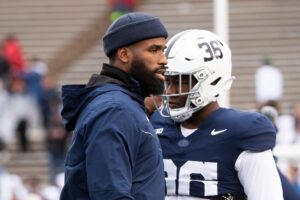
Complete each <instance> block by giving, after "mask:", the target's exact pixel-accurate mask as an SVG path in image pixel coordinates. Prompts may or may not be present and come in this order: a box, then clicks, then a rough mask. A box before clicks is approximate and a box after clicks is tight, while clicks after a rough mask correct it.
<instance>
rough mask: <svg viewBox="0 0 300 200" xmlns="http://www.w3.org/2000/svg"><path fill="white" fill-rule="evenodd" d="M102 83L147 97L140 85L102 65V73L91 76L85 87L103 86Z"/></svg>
mask: <svg viewBox="0 0 300 200" xmlns="http://www.w3.org/2000/svg"><path fill="white" fill-rule="evenodd" d="M104 83H115V84H118V85H121V86H123V87H125V88H126V89H128V90H130V91H131V92H134V93H137V94H139V95H140V96H142V97H143V98H145V97H147V96H149V93H148V92H147V91H146V90H145V89H144V88H142V87H141V85H140V83H139V82H138V81H137V80H136V79H134V78H133V77H132V76H130V75H129V74H128V73H126V72H124V71H123V70H121V69H119V68H117V67H115V66H113V65H109V64H106V63H104V64H103V67H102V71H101V73H100V75H99V74H93V75H92V77H91V78H90V80H89V82H88V84H87V85H86V87H88V88H89V87H94V86H99V85H103V84H104Z"/></svg>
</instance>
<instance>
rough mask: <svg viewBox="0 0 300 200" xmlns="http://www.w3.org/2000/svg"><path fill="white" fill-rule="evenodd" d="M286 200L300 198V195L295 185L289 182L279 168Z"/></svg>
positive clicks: (297, 199)
mask: <svg viewBox="0 0 300 200" xmlns="http://www.w3.org/2000/svg"><path fill="white" fill-rule="evenodd" d="M278 172H279V176H280V180H281V184H282V190H283V197H284V200H299V199H300V195H299V194H298V193H297V191H296V189H295V187H294V186H293V185H292V184H291V183H290V182H289V180H288V179H287V178H286V177H285V176H284V175H283V174H282V173H281V171H280V170H279V169H278Z"/></svg>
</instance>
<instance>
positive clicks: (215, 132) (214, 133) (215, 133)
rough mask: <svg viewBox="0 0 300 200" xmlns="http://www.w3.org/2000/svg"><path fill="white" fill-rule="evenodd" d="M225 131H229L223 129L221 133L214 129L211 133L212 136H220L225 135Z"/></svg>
mask: <svg viewBox="0 0 300 200" xmlns="http://www.w3.org/2000/svg"><path fill="white" fill-rule="evenodd" d="M225 131H227V129H223V130H219V131H216V129H214V130H212V131H211V133H210V134H211V135H218V134H220V133H223V132H225Z"/></svg>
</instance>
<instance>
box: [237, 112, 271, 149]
mask: <svg viewBox="0 0 300 200" xmlns="http://www.w3.org/2000/svg"><path fill="white" fill-rule="evenodd" d="M246 120H247V121H248V123H247V127H246V128H245V129H244V130H243V132H242V133H241V134H240V135H239V147H240V148H241V149H243V150H250V151H265V150H268V149H272V148H273V147H274V146H275V141H276V129H275V127H274V125H273V124H272V122H271V121H270V120H269V119H268V118H266V117H265V116H264V115H261V114H258V113H252V114H251V115H248V116H247V119H246Z"/></svg>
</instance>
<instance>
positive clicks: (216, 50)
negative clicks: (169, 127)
mask: <svg viewBox="0 0 300 200" xmlns="http://www.w3.org/2000/svg"><path fill="white" fill-rule="evenodd" d="M165 54H166V57H167V58H168V64H167V69H166V73H165V75H166V79H168V76H173V77H174V76H178V88H179V89H178V92H177V93H176V94H167V88H168V81H166V82H165V91H164V93H165V94H164V95H162V96H163V97H164V101H163V105H164V106H163V108H162V110H161V114H162V115H163V116H166V115H167V116H170V117H171V118H172V119H173V120H174V121H177V122H182V121H184V120H186V119H188V118H190V117H191V116H192V114H193V113H194V112H196V111H198V110H200V109H202V108H203V107H204V106H206V105H207V104H209V103H210V102H214V101H217V97H218V96H219V95H220V94H221V93H222V92H224V91H227V90H229V89H230V87H231V83H232V80H233V79H234V77H232V76H231V69H232V64H231V51H230V49H229V47H228V46H227V44H226V43H225V42H224V41H223V40H222V39H220V38H219V37H218V36H217V35H215V34H214V33H212V32H209V31H205V30H187V31H183V32H180V33H178V34H176V35H175V36H173V37H172V38H171V39H170V40H169V41H168V43H167V49H166V51H165ZM184 75H188V76H189V77H190V78H189V80H190V81H189V84H190V86H189V88H190V89H189V91H188V92H183V91H181V88H182V87H181V86H182V83H181V81H182V76H184ZM192 79H194V80H193V81H192ZM195 80H196V83H195ZM193 82H194V83H193ZM176 84H177V83H176ZM179 95H187V100H186V103H185V106H184V107H181V108H176V109H174V108H173V109H172V108H170V106H169V99H170V97H171V96H179ZM166 111H167V114H166Z"/></svg>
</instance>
